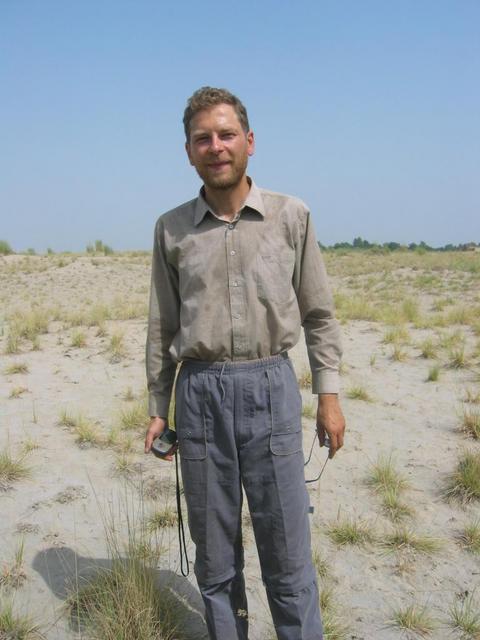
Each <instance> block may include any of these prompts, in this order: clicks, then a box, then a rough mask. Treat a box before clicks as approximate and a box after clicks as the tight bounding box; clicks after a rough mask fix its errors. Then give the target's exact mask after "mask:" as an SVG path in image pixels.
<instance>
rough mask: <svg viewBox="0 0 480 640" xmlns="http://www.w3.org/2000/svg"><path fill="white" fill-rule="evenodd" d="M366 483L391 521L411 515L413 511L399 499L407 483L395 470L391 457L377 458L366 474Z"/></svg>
mask: <svg viewBox="0 0 480 640" xmlns="http://www.w3.org/2000/svg"><path fill="white" fill-rule="evenodd" d="M366 483H367V484H368V485H369V486H371V487H372V488H373V489H374V490H375V492H376V493H377V494H378V495H379V496H380V497H381V499H382V503H383V508H384V511H385V512H386V515H387V516H388V517H389V518H391V519H392V520H393V521H398V520H401V519H403V518H405V517H407V516H412V515H413V510H412V509H411V508H410V507H409V506H408V505H407V504H405V503H404V502H402V500H401V498H400V496H401V493H402V492H403V491H404V490H405V489H406V488H407V487H408V484H407V481H406V480H405V478H404V477H403V476H402V475H401V474H400V473H399V472H398V471H397V470H396V469H395V466H394V464H393V461H392V457H391V456H388V457H386V456H385V455H380V456H379V457H378V460H377V461H376V462H375V463H374V464H373V465H372V466H371V468H370V470H369V472H368V475H367V478H366Z"/></svg>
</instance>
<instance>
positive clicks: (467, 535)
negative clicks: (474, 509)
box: [458, 520, 480, 554]
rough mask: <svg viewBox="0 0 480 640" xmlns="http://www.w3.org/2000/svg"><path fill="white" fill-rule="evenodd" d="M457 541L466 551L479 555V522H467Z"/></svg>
mask: <svg viewBox="0 0 480 640" xmlns="http://www.w3.org/2000/svg"><path fill="white" fill-rule="evenodd" d="M458 540H459V542H460V544H461V545H462V546H463V547H464V548H465V549H466V550H467V551H470V552H471V553H476V554H477V553H478V554H480V520H474V521H473V522H469V523H468V524H467V525H466V526H465V528H464V529H463V531H462V532H461V533H460V535H459V536H458Z"/></svg>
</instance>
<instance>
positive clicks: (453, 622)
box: [448, 594, 480, 640]
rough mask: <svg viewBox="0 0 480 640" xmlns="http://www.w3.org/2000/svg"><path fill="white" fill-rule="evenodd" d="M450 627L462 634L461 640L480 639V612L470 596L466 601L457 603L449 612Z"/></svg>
mask: <svg viewBox="0 0 480 640" xmlns="http://www.w3.org/2000/svg"><path fill="white" fill-rule="evenodd" d="M449 614H450V617H449V621H448V625H449V627H451V628H452V629H453V630H454V631H456V632H458V633H461V634H462V635H461V636H460V638H461V640H478V638H480V610H479V607H478V604H476V603H475V602H474V600H473V595H472V594H470V595H469V596H467V597H466V598H465V599H464V600H461V601H458V600H457V601H456V602H454V603H453V604H452V606H451V607H450V610H449Z"/></svg>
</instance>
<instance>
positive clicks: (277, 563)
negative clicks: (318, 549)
mask: <svg viewBox="0 0 480 640" xmlns="http://www.w3.org/2000/svg"><path fill="white" fill-rule="evenodd" d="M253 377H254V380H251V381H250V384H249V393H250V398H249V404H250V405H252V406H254V407H255V415H254V417H253V420H252V424H251V426H250V433H249V437H248V439H246V440H245V442H244V444H243V446H242V447H241V448H240V466H241V472H242V479H243V483H244V487H245V492H246V494H247V499H248V504H249V508H250V514H251V517H252V524H253V528H254V533H255V539H256V543H257V549H258V554H259V559H260V565H261V569H262V578H263V582H264V584H265V587H266V590H267V597H268V602H269V605H270V610H271V613H272V618H273V622H274V625H275V629H276V632H277V636H278V638H279V640H320V639H321V638H322V637H323V636H322V623H321V618H320V608H319V597H318V587H317V583H316V572H315V569H314V566H313V563H312V557H311V540H310V527H309V521H308V507H309V498H308V493H307V490H306V486H305V478H304V468H303V462H304V459H303V447H302V426H301V396H300V392H299V389H298V383H297V380H296V377H295V374H294V371H293V367H292V365H291V362H290V361H289V360H283V361H282V362H281V363H280V364H278V365H276V366H274V367H271V368H268V369H266V370H265V371H263V372H256V373H255V375H254V376H253ZM252 382H253V384H252Z"/></svg>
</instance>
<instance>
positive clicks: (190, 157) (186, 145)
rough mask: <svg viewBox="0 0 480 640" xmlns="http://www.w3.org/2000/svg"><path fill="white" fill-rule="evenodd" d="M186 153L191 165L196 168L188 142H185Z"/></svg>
mask: <svg viewBox="0 0 480 640" xmlns="http://www.w3.org/2000/svg"><path fill="white" fill-rule="evenodd" d="M185 151H186V152H187V156H188V160H189V162H190V164H191V165H192V167H193V166H194V165H193V160H192V156H191V154H190V144H189V143H188V142H185Z"/></svg>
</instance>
